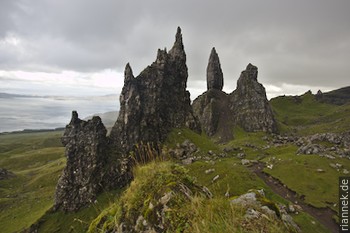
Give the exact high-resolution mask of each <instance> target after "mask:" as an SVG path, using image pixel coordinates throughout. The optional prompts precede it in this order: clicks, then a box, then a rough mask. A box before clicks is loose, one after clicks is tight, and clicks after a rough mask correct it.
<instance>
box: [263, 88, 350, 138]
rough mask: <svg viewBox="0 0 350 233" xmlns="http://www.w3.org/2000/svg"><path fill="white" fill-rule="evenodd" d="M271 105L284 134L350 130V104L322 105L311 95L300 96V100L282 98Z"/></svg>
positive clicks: (278, 98)
mask: <svg viewBox="0 0 350 233" xmlns="http://www.w3.org/2000/svg"><path fill="white" fill-rule="evenodd" d="M270 103H271V106H272V109H273V111H274V113H275V116H276V118H277V121H278V125H279V128H280V131H281V132H282V133H287V132H296V133H299V134H301V135H309V134H315V133H322V132H343V131H344V130H350V117H349V115H350V104H347V105H341V106H338V105H332V104H326V103H320V102H318V101H317V100H316V99H315V96H313V95H312V94H309V93H306V94H304V95H302V96H300V97H299V100H296V98H295V97H292V96H280V97H277V98H274V99H272V100H271V101H270Z"/></svg>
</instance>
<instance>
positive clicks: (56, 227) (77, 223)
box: [38, 190, 123, 233]
mask: <svg viewBox="0 0 350 233" xmlns="http://www.w3.org/2000/svg"><path fill="white" fill-rule="evenodd" d="M122 191H123V190H118V191H113V192H104V193H103V194H101V195H99V196H98V197H97V202H96V203H95V204H93V205H91V206H88V207H86V208H83V209H81V210H79V211H78V212H73V213H64V212H62V211H57V212H54V213H52V212H48V213H47V214H45V215H44V217H42V218H41V219H40V224H39V226H40V227H39V229H38V230H39V232H50V233H55V232H86V231H87V230H88V228H89V225H90V223H91V221H92V220H94V219H95V218H96V216H98V215H99V214H100V213H101V212H102V211H103V210H104V209H105V208H107V207H108V206H110V205H112V204H113V203H114V202H115V201H116V200H117V199H118V198H119V196H120V193H121V192H122Z"/></svg>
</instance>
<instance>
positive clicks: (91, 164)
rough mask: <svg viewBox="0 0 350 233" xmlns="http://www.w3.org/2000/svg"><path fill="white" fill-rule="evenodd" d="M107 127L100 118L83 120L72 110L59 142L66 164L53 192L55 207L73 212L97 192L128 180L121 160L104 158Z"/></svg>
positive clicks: (91, 200)
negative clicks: (62, 146) (61, 145)
mask: <svg viewBox="0 0 350 233" xmlns="http://www.w3.org/2000/svg"><path fill="white" fill-rule="evenodd" d="M106 133H107V130H106V128H105V127H104V125H103V123H102V121H101V118H100V117H98V116H95V117H93V118H92V120H89V121H83V120H81V119H79V118H78V113H77V112H75V111H73V113H72V119H71V122H70V123H69V124H68V125H67V126H66V130H65V132H64V135H63V137H62V143H63V145H64V146H65V147H66V156H67V166H66V167H65V169H64V171H63V174H62V175H61V177H60V179H59V181H58V184H57V188H56V194H55V205H54V209H56V210H57V209H61V210H63V211H76V210H78V209H79V208H81V207H82V206H85V205H86V204H89V203H92V202H94V201H95V199H96V195H97V194H98V193H99V192H100V191H101V190H102V188H104V189H108V187H112V186H115V185H116V184H118V183H119V184H123V183H125V182H126V181H127V179H126V176H125V177H123V175H124V174H126V171H127V169H126V168H125V167H123V164H122V163H121V162H119V163H118V162H117V161H115V162H114V163H110V162H111V158H108V157H107V152H108V139H107V137H106Z"/></svg>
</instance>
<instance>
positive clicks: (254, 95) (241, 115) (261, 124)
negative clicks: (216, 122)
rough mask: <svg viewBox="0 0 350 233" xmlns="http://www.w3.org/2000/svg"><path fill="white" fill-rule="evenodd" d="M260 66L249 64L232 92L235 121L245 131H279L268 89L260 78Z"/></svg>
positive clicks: (231, 104)
mask: <svg viewBox="0 0 350 233" xmlns="http://www.w3.org/2000/svg"><path fill="white" fill-rule="evenodd" d="M257 77H258V68H257V67H256V66H253V65H252V64H248V66H247V68H246V70H244V71H242V73H241V76H240V78H239V79H238V81H237V89H236V90H235V91H234V92H233V93H231V94H230V101H231V103H230V109H231V111H232V112H233V121H234V122H235V124H236V125H238V126H240V127H242V128H243V129H244V130H245V131H248V132H254V131H264V132H269V133H274V132H277V124H276V121H275V118H274V115H273V112H272V109H271V106H270V104H269V102H268V100H267V97H266V91H265V88H264V86H263V85H261V84H260V83H259V82H258V80H257Z"/></svg>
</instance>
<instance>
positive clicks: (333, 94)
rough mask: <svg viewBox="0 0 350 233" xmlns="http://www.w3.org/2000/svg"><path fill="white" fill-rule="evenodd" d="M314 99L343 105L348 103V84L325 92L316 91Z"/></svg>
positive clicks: (349, 89) (349, 90) (349, 97)
mask: <svg viewBox="0 0 350 233" xmlns="http://www.w3.org/2000/svg"><path fill="white" fill-rule="evenodd" d="M316 99H317V100H318V101H320V102H323V103H328V104H336V105H343V104H346V103H350V86H348V87H343V88H340V89H337V90H334V91H330V92H326V93H321V92H319V93H317V94H316Z"/></svg>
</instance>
